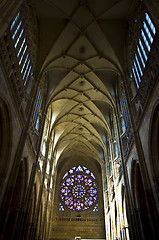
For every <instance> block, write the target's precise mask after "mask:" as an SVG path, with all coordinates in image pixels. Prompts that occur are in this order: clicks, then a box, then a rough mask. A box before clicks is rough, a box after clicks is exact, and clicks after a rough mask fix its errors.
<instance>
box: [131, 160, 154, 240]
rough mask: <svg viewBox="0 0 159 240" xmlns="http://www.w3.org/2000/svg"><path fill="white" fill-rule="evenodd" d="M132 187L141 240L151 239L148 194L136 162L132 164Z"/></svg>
mask: <svg viewBox="0 0 159 240" xmlns="http://www.w3.org/2000/svg"><path fill="white" fill-rule="evenodd" d="M131 187H132V197H133V204H134V213H135V216H136V223H137V224H136V227H137V229H138V235H139V239H140V240H148V239H151V236H152V226H151V223H150V216H149V213H148V207H147V200H146V192H145V188H144V183H143V180H142V175H141V170H140V166H139V163H138V162H137V161H135V160H133V162H132V172H131Z"/></svg>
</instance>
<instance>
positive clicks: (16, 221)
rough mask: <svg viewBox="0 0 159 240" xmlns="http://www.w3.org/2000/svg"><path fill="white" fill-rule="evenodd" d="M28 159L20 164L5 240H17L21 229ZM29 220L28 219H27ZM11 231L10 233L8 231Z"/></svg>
mask: <svg viewBox="0 0 159 240" xmlns="http://www.w3.org/2000/svg"><path fill="white" fill-rule="evenodd" d="M26 161H27V159H23V160H21V162H20V166H19V170H18V175H17V179H16V183H15V186H14V191H13V195H12V200H11V205H10V209H9V211H8V218H7V223H6V228H5V229H6V231H5V233H4V239H5V240H7V239H11V238H14V239H16V238H17V236H18V234H19V233H20V231H23V229H21V220H22V217H23V214H24V213H23V202H24V198H25V194H26V190H27V162H26ZM26 219H27V218H26ZM8 229H9V231H8Z"/></svg>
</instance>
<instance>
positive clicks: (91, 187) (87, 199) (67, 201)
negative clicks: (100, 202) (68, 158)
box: [60, 166, 97, 211]
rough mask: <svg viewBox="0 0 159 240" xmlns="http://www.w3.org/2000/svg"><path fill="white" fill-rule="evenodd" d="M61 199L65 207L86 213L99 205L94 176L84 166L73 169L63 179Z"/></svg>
mask: <svg viewBox="0 0 159 240" xmlns="http://www.w3.org/2000/svg"><path fill="white" fill-rule="evenodd" d="M61 199H62V202H63V204H64V205H65V206H67V207H68V208H69V209H71V210H74V211H75V210H77V211H80V210H83V211H85V210H87V209H88V208H90V207H91V206H93V205H95V204H97V186H96V178H95V176H94V174H93V173H92V172H91V171H90V170H88V169H87V168H86V167H84V166H78V167H73V168H71V169H70V170H69V171H68V172H67V173H66V174H65V175H64V177H63V181H62V185H61ZM60 209H61V208H60Z"/></svg>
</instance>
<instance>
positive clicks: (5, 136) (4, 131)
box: [0, 98, 12, 205]
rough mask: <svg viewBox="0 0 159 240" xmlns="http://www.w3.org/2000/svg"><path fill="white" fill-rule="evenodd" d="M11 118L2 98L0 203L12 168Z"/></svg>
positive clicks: (0, 103)
mask: <svg viewBox="0 0 159 240" xmlns="http://www.w3.org/2000/svg"><path fill="white" fill-rule="evenodd" d="M11 139H12V131H11V120H10V114H9V109H8V107H7V105H6V103H5V102H4V101H3V99H1V98H0V205H1V203H2V201H3V197H4V193H5V189H6V184H7V180H8V176H9V170H10V164H9V163H10V152H11Z"/></svg>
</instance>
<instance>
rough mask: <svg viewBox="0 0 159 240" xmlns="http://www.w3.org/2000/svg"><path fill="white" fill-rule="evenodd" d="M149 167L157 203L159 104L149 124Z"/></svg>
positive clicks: (158, 179)
mask: <svg viewBox="0 0 159 240" xmlns="http://www.w3.org/2000/svg"><path fill="white" fill-rule="evenodd" d="M150 166H151V172H152V177H153V181H154V186H155V193H156V196H157V199H158V201H159V104H158V105H157V106H156V107H155V109H154V111H153V116H152V120H151V124H150Z"/></svg>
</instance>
